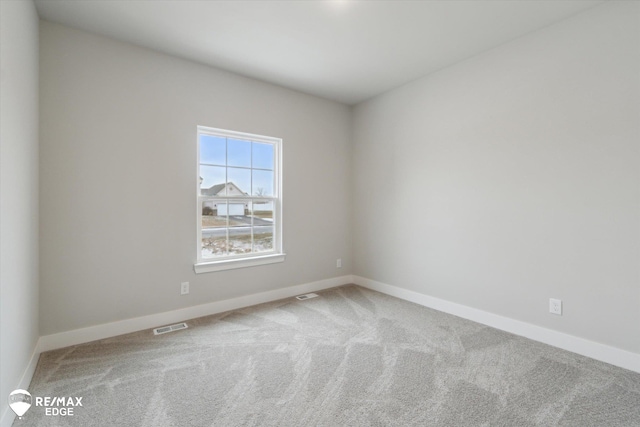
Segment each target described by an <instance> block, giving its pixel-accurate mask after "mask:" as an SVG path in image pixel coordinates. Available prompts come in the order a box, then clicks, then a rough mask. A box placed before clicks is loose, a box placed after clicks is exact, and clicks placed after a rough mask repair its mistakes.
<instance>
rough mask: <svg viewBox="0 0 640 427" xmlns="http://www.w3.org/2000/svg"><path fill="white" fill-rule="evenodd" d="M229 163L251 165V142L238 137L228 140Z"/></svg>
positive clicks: (247, 166)
mask: <svg viewBox="0 0 640 427" xmlns="http://www.w3.org/2000/svg"><path fill="white" fill-rule="evenodd" d="M227 165H228V166H242V167H246V168H250V167H251V142H250V141H240V140H238V139H228V140H227Z"/></svg>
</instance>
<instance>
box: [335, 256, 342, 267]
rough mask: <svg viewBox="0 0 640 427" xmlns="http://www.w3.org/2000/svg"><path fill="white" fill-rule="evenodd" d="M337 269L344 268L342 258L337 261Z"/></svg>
mask: <svg viewBox="0 0 640 427" xmlns="http://www.w3.org/2000/svg"><path fill="white" fill-rule="evenodd" d="M336 268H342V258H338V259H337V260H336Z"/></svg>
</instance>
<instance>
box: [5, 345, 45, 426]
mask: <svg viewBox="0 0 640 427" xmlns="http://www.w3.org/2000/svg"><path fill="white" fill-rule="evenodd" d="M39 347H40V340H38V342H36V345H35V348H34V349H33V353H31V359H29V364H28V365H27V368H26V369H25V371H24V373H23V374H22V378H20V382H19V383H18V385H17V386H16V387H15V388H14V390H16V389H18V388H21V389H23V390H27V389H28V388H29V384H31V379H32V378H33V374H34V373H35V372H36V366H38V358H39V357H40V351H39V350H38V349H39ZM4 403H5V402H2V407H4V411H3V412H2V417H1V418H0V427H11V425H12V424H13V421H14V420H15V418H16V414H15V413H14V412H13V411H12V410H11V408H9V406H8V405H5V404H4Z"/></svg>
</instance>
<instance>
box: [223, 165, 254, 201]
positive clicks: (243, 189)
mask: <svg viewBox="0 0 640 427" xmlns="http://www.w3.org/2000/svg"><path fill="white" fill-rule="evenodd" d="M227 179H228V184H227V195H229V196H246V195H247V194H248V193H249V192H250V191H251V169H239V168H228V169H227Z"/></svg>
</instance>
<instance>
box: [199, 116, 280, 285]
mask: <svg viewBox="0 0 640 427" xmlns="http://www.w3.org/2000/svg"><path fill="white" fill-rule="evenodd" d="M203 134H204V135H211V136H218V137H222V138H232V139H239V140H243V141H251V142H262V143H269V144H271V145H273V147H274V163H275V164H274V169H273V174H274V183H273V196H252V195H247V196H237V195H236V196H202V195H201V194H200V176H201V174H200V135H203ZM196 147H197V153H198V154H197V162H196V212H197V221H196V223H197V236H196V251H197V261H196V263H195V264H194V270H195V272H196V274H200V273H208V272H213V271H221V270H230V269H234V268H244V267H253V266H257V265H264V264H272V263H277V262H283V261H284V260H285V256H286V254H285V253H284V251H283V245H282V139H281V138H274V137H270V136H264V135H255V134H250V133H245V132H236V131H231V130H225V129H218V128H212V127H207V126H198V128H197V138H196ZM208 200H225V201H227V202H229V201H232V200H233V201H237V200H245V201H247V202H251V201H261V200H262V201H269V202H272V203H273V211H274V212H273V224H274V230H273V250H272V251H268V252H257V253H249V254H239V255H227V256H223V257H215V258H203V257H202V208H201V206H202V203H204V202H205V201H208ZM252 233H253V231H252Z"/></svg>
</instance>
